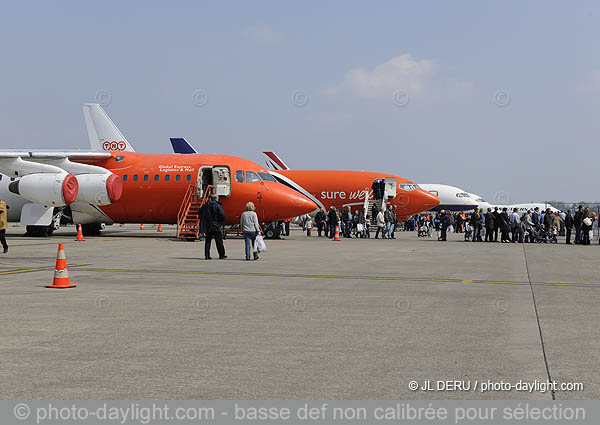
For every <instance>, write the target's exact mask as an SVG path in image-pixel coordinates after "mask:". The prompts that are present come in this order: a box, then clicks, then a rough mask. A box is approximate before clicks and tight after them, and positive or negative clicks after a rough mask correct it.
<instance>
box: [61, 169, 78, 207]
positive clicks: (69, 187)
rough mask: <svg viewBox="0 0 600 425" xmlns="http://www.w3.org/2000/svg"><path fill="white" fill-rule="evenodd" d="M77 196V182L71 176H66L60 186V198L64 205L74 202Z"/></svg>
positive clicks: (75, 178)
mask: <svg viewBox="0 0 600 425" xmlns="http://www.w3.org/2000/svg"><path fill="white" fill-rule="evenodd" d="M78 194H79V182H78V181H77V177H75V176H74V175H73V174H67V176H66V177H65V179H64V180H63V184H62V197H63V200H64V201H65V204H66V205H70V204H72V203H73V202H75V199H77V195H78Z"/></svg>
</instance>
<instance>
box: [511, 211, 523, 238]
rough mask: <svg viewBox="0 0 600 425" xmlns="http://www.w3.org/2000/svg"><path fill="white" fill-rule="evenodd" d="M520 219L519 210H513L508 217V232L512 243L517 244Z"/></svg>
mask: <svg viewBox="0 0 600 425" xmlns="http://www.w3.org/2000/svg"><path fill="white" fill-rule="evenodd" d="M520 223H521V217H519V209H518V208H513V212H512V214H511V215H510V231H511V233H512V242H513V243H517V242H519V233H520Z"/></svg>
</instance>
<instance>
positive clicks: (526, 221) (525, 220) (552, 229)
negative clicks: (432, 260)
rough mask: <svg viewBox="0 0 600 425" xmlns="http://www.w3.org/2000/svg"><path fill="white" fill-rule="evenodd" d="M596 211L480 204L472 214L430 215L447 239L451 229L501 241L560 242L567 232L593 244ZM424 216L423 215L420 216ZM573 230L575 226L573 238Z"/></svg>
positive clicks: (472, 238)
mask: <svg viewBox="0 0 600 425" xmlns="http://www.w3.org/2000/svg"><path fill="white" fill-rule="evenodd" d="M596 218H597V217H596V213H595V212H593V211H590V210H589V208H586V207H584V206H583V205H579V207H578V208H577V210H576V211H575V213H574V214H573V212H572V211H571V210H570V209H569V210H567V211H566V212H562V211H557V212H553V211H552V210H551V209H550V208H548V209H546V210H543V211H540V209H539V208H537V207H536V208H534V209H533V210H528V211H527V212H525V213H524V214H520V213H519V209H518V208H514V209H513V210H512V211H509V209H508V208H507V207H504V208H502V209H501V210H500V208H498V207H495V208H494V209H493V210H492V209H491V208H488V210H487V211H486V212H483V211H480V210H479V208H475V210H474V211H473V212H472V213H470V214H465V213H463V212H461V213H451V212H449V211H440V213H439V214H438V215H437V216H436V217H431V218H428V223H427V224H426V225H431V226H432V227H433V228H435V230H436V231H437V232H438V240H440V241H445V240H446V238H447V234H448V232H452V231H454V232H456V233H464V235H465V241H472V242H484V241H485V242H498V239H500V240H499V241H500V242H501V243H524V242H525V243H536V242H537V243H540V242H549V243H556V242H557V241H558V240H557V237H558V236H565V243H566V244H568V245H571V244H578V245H589V244H590V243H591V240H592V239H593V227H594V223H595V222H596ZM420 220H422V219H420ZM573 230H575V235H574V239H573V241H571V240H572V236H573Z"/></svg>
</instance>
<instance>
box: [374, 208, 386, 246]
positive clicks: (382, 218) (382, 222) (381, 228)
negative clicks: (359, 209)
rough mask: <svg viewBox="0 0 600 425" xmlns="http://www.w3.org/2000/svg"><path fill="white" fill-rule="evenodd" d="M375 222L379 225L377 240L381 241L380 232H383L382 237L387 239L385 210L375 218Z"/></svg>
mask: <svg viewBox="0 0 600 425" xmlns="http://www.w3.org/2000/svg"><path fill="white" fill-rule="evenodd" d="M375 221H376V224H377V231H376V232H375V239H379V232H381V237H382V238H383V239H385V230H384V228H385V215H384V213H383V208H381V209H380V210H379V212H378V213H377V217H375Z"/></svg>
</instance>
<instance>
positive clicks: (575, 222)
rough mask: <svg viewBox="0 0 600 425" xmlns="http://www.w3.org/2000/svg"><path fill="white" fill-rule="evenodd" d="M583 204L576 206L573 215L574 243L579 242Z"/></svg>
mask: <svg viewBox="0 0 600 425" xmlns="http://www.w3.org/2000/svg"><path fill="white" fill-rule="evenodd" d="M583 218H584V217H583V205H579V206H578V207H577V211H575V216H574V217H573V226H574V227H575V244H580V243H581V224H582V222H583Z"/></svg>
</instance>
